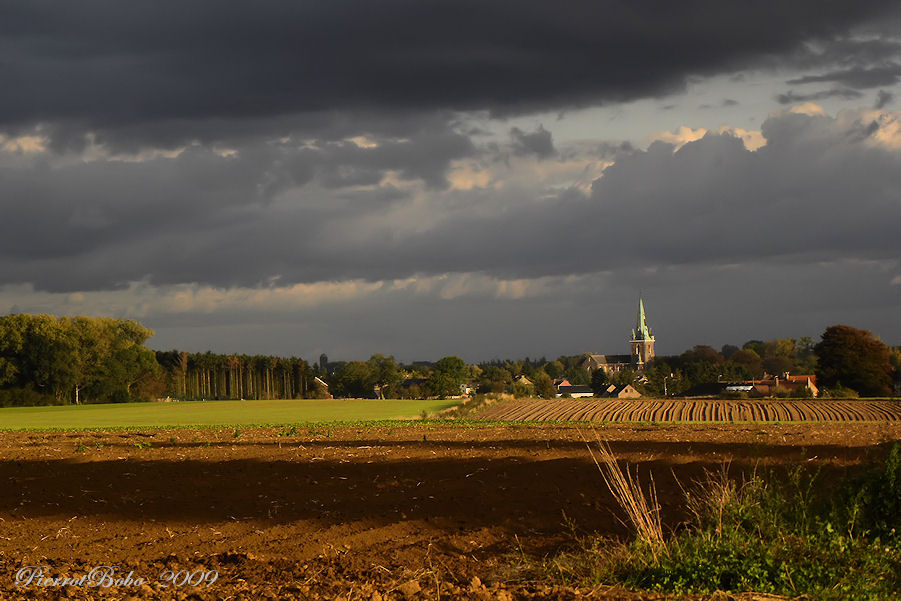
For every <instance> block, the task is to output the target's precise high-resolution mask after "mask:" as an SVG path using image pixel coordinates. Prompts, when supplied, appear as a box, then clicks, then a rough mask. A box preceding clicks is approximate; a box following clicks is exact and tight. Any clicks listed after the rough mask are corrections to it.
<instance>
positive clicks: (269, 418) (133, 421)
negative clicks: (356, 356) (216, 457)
mask: <svg viewBox="0 0 901 601" xmlns="http://www.w3.org/2000/svg"><path fill="white" fill-rule="evenodd" d="M456 402H457V401H453V400H443V401H428V400H412V401H410V400H384V401H379V400H356V399H355V400H306V399H301V400H277V401H205V402H201V401H191V402H178V403H115V404H105V405H67V406H60V407H8V408H4V409H0V430H23V429H35V430H42V429H88V428H114V427H129V428H136V427H153V426H217V425H229V426H232V425H234V426H238V425H241V426H251V425H275V424H297V423H323V422H357V421H363V420H390V419H397V418H407V419H410V418H416V417H419V415H420V414H421V413H422V412H423V411H426V412H428V413H433V412H437V411H440V410H442V409H445V408H447V407H451V406H453V405H454V404H456Z"/></svg>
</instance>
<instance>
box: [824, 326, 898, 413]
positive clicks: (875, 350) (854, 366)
mask: <svg viewBox="0 0 901 601" xmlns="http://www.w3.org/2000/svg"><path fill="white" fill-rule="evenodd" d="M814 350H815V352H816V354H817V371H816V374H817V384H818V385H819V386H824V387H832V386H837V385H839V384H841V385H843V386H847V387H849V388H851V389H853V390H856V391H857V392H859V393H860V394H861V395H863V396H882V395H889V394H891V392H892V364H891V359H890V356H891V353H890V351H889V347H888V346H887V345H885V344H884V343H883V342H882V341H881V340H879V339H878V338H876V337H875V336H873V334H872V333H871V332H869V331H867V330H858V329H856V328H852V327H850V326H845V325H834V326H830V327H828V328H826V331H825V332H823V335H822V337H821V340H820V342H818V343H817V345H816V346H815V347H814Z"/></svg>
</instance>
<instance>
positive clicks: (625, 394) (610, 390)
mask: <svg viewBox="0 0 901 601" xmlns="http://www.w3.org/2000/svg"><path fill="white" fill-rule="evenodd" d="M601 396H603V397H604V398H608V399H640V398H641V393H640V392H638V390H636V389H635V387H634V386H632V385H631V384H623V385H622V386H614V385H613V384H611V385H610V386H608V387H607V391H606V392H605V393H604V394H602V395H601Z"/></svg>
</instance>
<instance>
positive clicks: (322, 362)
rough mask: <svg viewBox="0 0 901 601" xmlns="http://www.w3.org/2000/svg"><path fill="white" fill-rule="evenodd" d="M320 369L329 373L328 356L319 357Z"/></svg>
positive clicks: (323, 354)
mask: <svg viewBox="0 0 901 601" xmlns="http://www.w3.org/2000/svg"><path fill="white" fill-rule="evenodd" d="M319 369H321V370H322V371H324V372H326V373H328V355H326V354H325V353H322V354H321V355H319Z"/></svg>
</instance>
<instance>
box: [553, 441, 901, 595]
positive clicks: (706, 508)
mask: <svg viewBox="0 0 901 601" xmlns="http://www.w3.org/2000/svg"><path fill="white" fill-rule="evenodd" d="M601 465H603V464H601ZM601 465H599V467H601ZM614 465H615V464H614ZM602 473H604V472H603V470H602ZM625 473H626V474H628V471H626V472H625ZM606 477H608V478H609V477H610V476H609V473H608V475H607V476H606ZM627 484H628V482H627ZM825 484H826V483H823V482H820V477H819V475H818V473H817V472H816V471H810V470H807V469H803V468H800V467H798V468H795V469H792V470H789V471H788V473H787V474H778V473H775V472H771V473H768V474H766V475H761V474H758V473H756V472H754V473H752V474H750V475H749V476H746V477H744V478H743V479H742V480H741V481H736V480H733V479H731V478H730V477H729V474H728V466H723V468H722V469H721V470H720V471H719V472H716V473H708V474H707V476H706V477H705V478H704V479H703V480H702V481H701V482H698V483H695V484H694V485H693V486H691V487H689V488H688V489H687V490H685V499H686V500H685V504H686V508H687V509H688V513H689V515H690V516H691V519H690V523H689V524H688V527H687V528H685V529H683V530H681V531H680V532H678V533H675V534H673V535H671V536H669V537H668V538H666V539H665V540H664V541H663V542H662V543H661V542H659V541H656V540H654V537H652V536H649V535H648V534H647V532H645V531H643V530H642V529H641V528H639V527H637V526H636V537H635V539H634V540H632V541H629V542H625V543H623V542H618V541H610V540H604V539H598V538H596V537H595V538H587V539H584V540H581V541H580V543H581V544H580V547H581V548H580V549H579V550H577V551H576V552H573V553H568V554H564V555H561V556H559V557H557V558H555V559H554V560H553V565H548V566H546V569H547V570H548V571H549V572H552V573H556V574H561V575H562V574H566V575H567V576H568V577H570V578H577V579H582V580H587V581H588V582H590V583H593V584H597V583H606V584H611V583H620V584H625V585H627V586H629V587H633V588H638V589H645V590H656V591H665V592H673V593H695V594H697V593H711V592H713V591H716V590H724V591H731V592H743V591H755V592H760V593H773V594H779V595H789V596H793V597H794V596H798V595H808V596H810V597H813V598H815V599H821V600H824V601H829V600H836V601H837V600H839V599H841V600H850V601H854V600H858V599H859V600H871V599H888V598H891V597H893V595H897V594H898V592H899V590H901V569H899V567H898V566H899V565H901V540H899V536H898V533H899V532H901V445H895V446H894V447H893V448H892V449H891V451H890V452H889V453H888V456H887V458H886V460H885V462H884V464H883V465H882V466H880V467H879V469H876V470H873V471H871V472H869V473H866V474H864V475H862V476H859V477H857V478H855V479H853V480H848V481H847V482H844V483H841V484H840V485H839V489H838V491H837V492H836V491H835V487H834V486H833V487H832V488H830V487H828V486H825ZM827 489H829V490H828V491H827ZM611 492H614V495H616V496H618V497H623V498H622V499H621V500H620V503H621V504H623V503H626V504H629V503H631V504H632V505H633V506H636V507H638V508H639V510H640V511H639V513H641V512H644V513H645V519H648V518H653V517H654V516H653V513H654V508H655V506H654V504H653V501H651V502H650V503H648V502H645V505H643V506H642V501H638V502H636V501H630V500H629V499H628V495H623V493H622V492H621V491H620V492H617V488H616V487H615V486H611ZM632 494H633V495H634V494H639V495H641V494H642V493H641V491H640V490H639V491H637V492H636V491H635V490H633V491H632ZM623 499H624V500H623ZM652 499H653V497H652ZM624 506H625V505H624ZM642 507H644V508H643V509H642ZM630 520H631V523H633V524H634V523H636V522H635V519H634V518H633V517H632V516H631V514H630Z"/></svg>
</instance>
